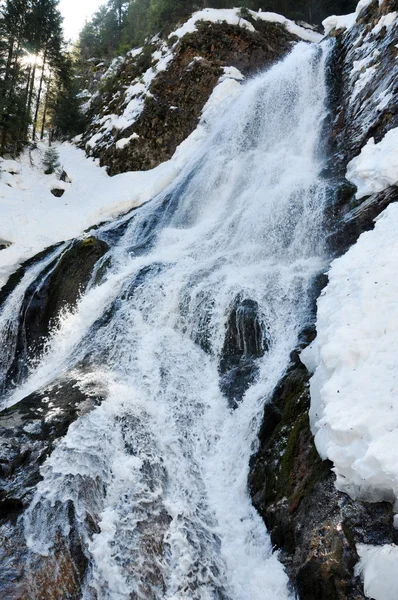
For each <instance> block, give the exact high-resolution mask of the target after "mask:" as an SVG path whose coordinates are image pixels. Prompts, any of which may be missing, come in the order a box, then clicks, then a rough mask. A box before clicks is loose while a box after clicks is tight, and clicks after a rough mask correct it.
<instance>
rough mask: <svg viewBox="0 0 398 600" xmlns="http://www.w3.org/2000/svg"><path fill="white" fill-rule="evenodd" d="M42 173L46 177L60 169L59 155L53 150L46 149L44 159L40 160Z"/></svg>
mask: <svg viewBox="0 0 398 600" xmlns="http://www.w3.org/2000/svg"><path fill="white" fill-rule="evenodd" d="M42 163H43V167H44V173H45V174H46V175H51V174H52V173H55V172H56V171H58V170H59V169H60V167H61V164H60V162H59V154H58V152H57V150H56V149H55V148H47V149H46V151H45V153H44V157H43V160H42Z"/></svg>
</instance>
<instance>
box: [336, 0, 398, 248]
mask: <svg viewBox="0 0 398 600" xmlns="http://www.w3.org/2000/svg"><path fill="white" fill-rule="evenodd" d="M397 9H398V3H397V1H396V0H390V1H387V0H385V1H384V2H383V3H382V4H381V6H379V2H378V0H373V2H372V3H371V4H370V5H369V6H368V7H367V8H365V9H364V10H363V11H362V12H361V14H360V15H359V17H358V19H357V23H356V25H355V26H354V27H352V28H351V29H349V30H348V31H342V32H338V33H336V41H335V47H334V49H333V52H332V56H331V59H330V64H329V88H330V94H329V98H330V108H331V115H332V118H331V121H332V122H331V128H330V129H331V131H330V132H329V133H330V134H329V137H328V140H329V142H328V143H329V148H328V153H329V156H330V159H329V166H328V175H329V176H332V177H334V178H335V182H336V195H335V197H334V198H333V199H331V205H330V207H329V210H328V217H329V228H330V231H331V233H330V250H331V252H332V253H333V254H336V255H339V254H342V253H343V252H345V251H346V250H347V249H348V248H349V247H350V245H351V244H353V243H354V242H355V241H356V239H357V238H358V236H359V235H360V234H361V233H362V232H363V231H367V230H369V229H372V228H373V220H374V218H375V217H377V216H378V215H379V214H380V213H381V212H382V211H383V210H384V209H385V208H386V206H387V205H388V204H389V203H390V202H395V201H396V200H397V199H398V191H397V188H396V187H395V186H393V187H391V188H388V189H387V190H384V191H383V192H380V193H377V194H373V195H372V196H370V197H367V198H362V199H361V200H359V201H358V200H356V199H355V192H356V189H355V186H352V185H351V184H349V183H348V182H347V181H346V179H345V173H346V168H347V164H348V163H349V162H350V160H352V159H353V158H354V157H355V156H357V155H358V154H360V151H361V148H362V147H363V146H364V145H365V144H366V143H367V142H368V140H369V139H370V138H372V137H373V138H374V140H375V142H376V143H378V142H380V140H381V139H382V138H383V137H384V135H385V134H386V133H387V131H389V130H390V129H392V128H394V127H397V126H398V106H397V102H396V97H397V92H398V81H397V77H396V69H395V68H394V67H393V65H394V64H395V62H396V60H397V55H398V51H397V47H396V45H397V43H398V28H397V27H388V28H387V27H380V28H377V25H378V23H379V21H380V19H381V18H382V17H383V16H384V15H386V14H388V13H389V12H392V11H395V10H397ZM375 28H376V29H375ZM359 61H361V62H360V63H359ZM358 65H363V66H358Z"/></svg>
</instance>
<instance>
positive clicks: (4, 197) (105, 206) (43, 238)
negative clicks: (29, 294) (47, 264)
mask: <svg viewBox="0 0 398 600" xmlns="http://www.w3.org/2000/svg"><path fill="white" fill-rule="evenodd" d="M238 79H243V77H242V75H241V74H240V73H239V72H238V71H237V69H235V70H233V69H230V70H229V69H228V68H227V69H225V74H224V75H223V76H222V77H221V78H220V81H219V83H218V85H217V86H216V87H215V88H214V90H213V93H212V95H211V97H210V98H209V100H208V102H207V104H206V105H205V107H204V109H203V111H202V118H201V120H200V122H199V125H198V127H197V128H196V129H195V131H194V132H193V133H192V134H191V135H190V136H189V137H188V138H187V139H186V140H185V141H184V142H182V144H180V146H179V147H178V148H177V150H176V152H175V154H174V155H173V157H172V158H171V160H169V161H167V162H165V163H163V164H161V165H159V166H158V167H156V168H155V169H152V170H150V171H135V172H128V173H122V174H120V175H116V176H114V177H109V176H108V175H107V173H106V170H105V168H101V167H99V166H98V164H97V163H96V162H95V161H93V160H92V159H90V158H86V156H85V154H84V152H83V151H82V150H79V149H78V148H76V147H75V146H74V145H72V144H69V143H65V144H59V145H57V146H56V148H57V150H58V152H59V155H60V163H61V165H62V167H63V169H64V170H65V171H66V173H67V174H68V177H69V178H70V180H71V183H64V182H60V181H57V178H56V176H55V175H45V174H44V171H43V167H42V164H41V160H42V157H43V155H44V151H45V146H44V145H39V148H38V150H35V151H33V153H32V156H31V158H32V160H33V164H31V160H30V157H29V154H28V153H25V154H23V155H22V156H21V158H20V159H19V160H18V161H3V160H2V159H0V214H1V220H0V240H6V241H8V242H11V246H9V247H8V248H6V249H4V250H0V288H1V287H2V286H3V285H4V284H5V283H6V281H7V278H8V276H9V275H10V274H11V273H12V272H13V271H14V270H15V269H16V268H17V266H18V265H19V264H20V263H21V262H23V261H24V260H26V259H28V258H30V257H31V256H34V255H35V254H37V253H38V252H40V251H42V250H44V249H45V248H47V247H48V246H50V245H52V244H55V243H57V242H60V241H63V240H67V239H70V238H73V237H76V236H79V235H80V234H81V233H83V231H84V230H85V229H87V228H89V227H91V226H93V225H95V224H97V223H100V222H102V221H105V220H107V219H111V218H113V217H116V216H117V215H119V214H121V213H124V212H127V211H128V210H130V209H131V208H134V207H136V206H139V205H140V204H142V203H143V202H146V201H148V200H150V199H151V198H153V197H154V196H155V195H156V194H158V193H159V192H161V191H162V190H163V189H165V188H166V187H167V185H169V184H170V183H171V182H172V181H173V179H174V178H175V177H176V176H177V174H178V173H179V172H180V170H181V169H182V167H183V166H184V165H185V163H186V162H187V161H188V160H189V158H190V157H191V156H192V154H193V153H194V152H195V151H196V150H197V148H198V146H199V145H200V144H201V143H202V141H203V140H204V139H205V138H206V136H207V134H208V131H209V129H210V128H211V126H212V123H213V122H214V120H215V119H217V118H218V116H219V115H220V113H221V112H223V111H225V110H226V109H227V107H228V105H229V103H230V102H232V101H233V100H234V98H236V97H237V96H238V95H239V94H240V91H241V84H240V83H239V82H238ZM8 171H11V172H12V173H9V172H8ZM61 187H62V188H64V189H65V193H64V195H63V196H62V197H60V198H56V197H55V196H53V195H52V193H51V189H53V188H61ZM0 244H1V242H0Z"/></svg>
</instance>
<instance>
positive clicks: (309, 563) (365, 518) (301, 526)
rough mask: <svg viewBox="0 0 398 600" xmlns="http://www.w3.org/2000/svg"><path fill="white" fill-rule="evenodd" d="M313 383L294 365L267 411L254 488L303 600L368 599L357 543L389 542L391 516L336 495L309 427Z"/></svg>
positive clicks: (382, 506) (388, 509) (386, 509)
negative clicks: (357, 571) (360, 574)
mask: <svg viewBox="0 0 398 600" xmlns="http://www.w3.org/2000/svg"><path fill="white" fill-rule="evenodd" d="M309 377H310V376H309V373H308V372H307V370H306V368H305V367H304V366H303V365H302V364H301V363H300V361H299V360H298V359H296V360H295V361H293V362H292V364H291V365H290V368H289V369H288V371H287V373H286V375H285V376H284V377H283V378H282V380H281V382H280V383H279V385H278V386H277V388H276V389H275V391H274V394H273V396H272V398H271V399H270V401H269V403H267V404H266V405H265V409H264V421H263V425H262V428H261V430H260V434H259V442H260V445H259V451H258V453H257V454H256V455H255V456H253V457H252V460H251V469H250V476H249V488H250V491H251V494H252V499H253V504H254V505H255V507H256V508H257V510H258V511H259V512H260V514H261V515H262V517H263V518H264V521H265V523H266V525H267V528H268V530H269V532H270V535H271V540H272V543H273V544H274V546H275V547H277V548H279V549H281V550H282V552H281V560H282V562H283V563H284V564H285V566H286V570H287V572H288V575H289V577H290V579H291V582H292V585H293V587H294V588H295V590H296V591H297V593H298V596H299V598H300V599H303V600H359V599H364V598H365V595H364V592H363V586H362V582H361V580H360V579H359V577H357V576H356V575H355V565H356V563H357V561H358V555H357V553H356V544H357V543H359V542H360V543H374V544H387V543H391V542H392V541H393V540H394V539H395V538H396V537H397V534H396V531H395V529H394V527H393V510H392V506H391V505H390V504H388V503H386V502H384V503H376V504H370V503H365V502H356V501H354V500H352V499H351V498H349V497H348V496H347V495H346V494H343V493H341V492H339V491H337V490H336V489H335V486H334V481H335V476H334V474H333V472H332V471H331V467H332V464H331V463H330V462H329V461H324V462H323V461H321V459H320V458H319V455H318V453H317V451H316V448H315V446H314V442H313V437H312V434H311V431H310V427H309V418H308V409H309V402H310V399H309V390H308V381H309Z"/></svg>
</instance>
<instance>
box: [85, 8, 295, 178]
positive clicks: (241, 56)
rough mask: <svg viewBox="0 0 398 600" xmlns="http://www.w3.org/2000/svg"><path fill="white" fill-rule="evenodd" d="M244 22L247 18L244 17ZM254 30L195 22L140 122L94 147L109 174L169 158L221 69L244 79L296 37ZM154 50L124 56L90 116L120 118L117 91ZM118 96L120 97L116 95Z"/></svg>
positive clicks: (272, 26) (261, 25) (272, 28)
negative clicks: (236, 72) (229, 68)
mask: <svg viewBox="0 0 398 600" xmlns="http://www.w3.org/2000/svg"><path fill="white" fill-rule="evenodd" d="M245 18H246V16H245ZM251 21H252V24H253V26H254V27H255V28H256V31H254V32H252V31H249V30H248V29H245V28H243V27H239V26H237V25H229V24H227V23H199V24H198V31H196V32H194V33H191V34H188V35H185V36H184V37H183V38H182V39H181V40H180V41H179V42H178V44H177V46H176V49H175V55H174V58H173V60H172V61H171V63H170V65H169V67H168V68H167V69H166V70H165V71H162V72H160V73H159V74H158V75H157V76H156V78H155V79H154V81H153V82H152V84H151V87H150V93H151V97H147V98H146V99H145V105H144V109H143V111H142V113H141V115H140V117H139V118H138V120H137V121H136V122H135V123H134V124H133V125H132V126H131V127H129V128H128V129H125V130H123V131H122V132H117V131H116V130H115V131H113V132H112V135H110V136H109V139H108V140H107V143H108V146H106V145H103V146H102V145H96V146H95V148H93V149H90V150H89V152H90V153H91V154H92V156H95V157H98V158H100V162H101V165H106V166H107V167H108V172H109V174H110V175H115V174H117V173H122V172H125V171H131V170H147V169H151V168H153V167H155V166H157V165H158V164H159V163H161V162H163V161H165V160H168V159H169V158H171V156H172V155H173V154H174V152H175V150H176V148H177V146H178V145H179V144H180V143H181V142H182V141H183V140H184V139H186V138H187V137H188V136H189V134H190V133H192V131H194V129H195V128H196V126H197V124H198V121H199V117H200V114H201V111H202V109H203V107H204V105H205V104H206V102H207V100H208V99H209V97H210V95H211V92H212V91H213V89H214V87H215V85H216V83H217V81H218V78H219V77H220V75H221V74H222V67H224V66H234V67H237V68H238V69H239V70H241V72H242V73H243V74H244V75H246V76H247V75H250V74H253V73H255V72H256V71H258V70H259V69H261V68H264V67H265V66H268V65H271V64H272V63H274V62H276V61H277V60H279V59H280V58H281V57H282V56H284V55H285V54H286V53H287V52H288V51H289V49H290V48H291V45H292V43H293V42H296V41H298V38H297V37H296V36H294V35H292V34H290V33H289V32H288V31H287V30H286V29H285V28H284V27H283V26H281V25H279V24H276V23H267V22H263V21H261V20H259V21H255V20H253V19H252V20H251ZM151 52H152V49H151V47H150V46H148V50H147V51H145V52H143V53H141V55H139V56H138V57H137V58H136V59H132V58H129V57H127V59H126V60H125V61H124V62H123V63H122V64H121V65H120V67H119V70H118V72H117V73H116V76H115V77H114V78H113V79H112V80H110V81H109V82H108V83H107V89H106V91H105V93H103V94H102V95H101V96H100V97H99V99H98V101H97V102H94V103H93V106H92V112H93V114H96V115H97V114H99V115H100V116H101V115H102V114H103V113H104V112H109V111H110V112H111V113H112V112H113V113H115V114H119V113H120V112H121V111H122V108H121V107H122V104H121V103H122V100H123V97H122V96H121V94H120V92H119V90H120V89H121V88H122V87H123V86H124V87H128V85H130V84H131V82H132V81H133V80H134V79H135V78H136V77H137V76H139V75H140V74H142V73H144V72H145V71H146V70H147V69H148V68H149V67H150V66H151V64H152V58H151V56H152V55H151ZM118 92H119V93H118ZM100 128H101V124H100V122H98V121H97V122H94V123H93V125H92V126H91V127H90V128H89V129H88V131H87V132H86V134H85V136H84V138H83V141H82V146H85V144H86V142H87V140H88V139H89V138H90V137H91V136H93V135H94V134H95V133H97V132H98V131H99V130H100ZM133 134H136V136H138V137H136V136H135V137H134V138H133V139H132V140H131V141H130V143H129V144H128V145H126V146H125V147H123V148H121V149H118V148H117V147H116V142H117V141H118V140H119V139H121V138H129V137H130V136H131V135H133Z"/></svg>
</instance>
